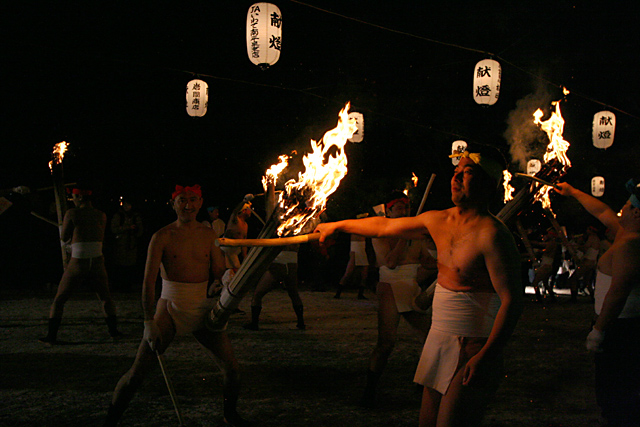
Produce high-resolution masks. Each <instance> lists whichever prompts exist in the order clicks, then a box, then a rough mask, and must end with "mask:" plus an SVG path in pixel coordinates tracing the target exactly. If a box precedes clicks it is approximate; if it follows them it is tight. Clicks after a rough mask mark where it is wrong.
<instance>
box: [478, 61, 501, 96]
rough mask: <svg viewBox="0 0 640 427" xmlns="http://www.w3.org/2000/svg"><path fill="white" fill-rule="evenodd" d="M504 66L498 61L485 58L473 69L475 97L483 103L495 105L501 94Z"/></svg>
mask: <svg viewBox="0 0 640 427" xmlns="http://www.w3.org/2000/svg"><path fill="white" fill-rule="evenodd" d="M501 78H502V68H501V67H500V63H499V62H498V61H494V60H493V59H483V60H482V61H480V62H478V63H477V64H476V68H475V69H474V70H473V99H474V100H475V101H476V102H477V103H478V104H481V105H493V104H495V103H496V101H497V100H498V96H500V80H501Z"/></svg>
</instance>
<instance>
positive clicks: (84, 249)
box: [71, 242, 102, 259]
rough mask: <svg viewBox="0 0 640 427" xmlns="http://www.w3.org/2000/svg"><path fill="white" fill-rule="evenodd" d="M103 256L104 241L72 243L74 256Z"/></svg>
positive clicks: (83, 257) (85, 257)
mask: <svg viewBox="0 0 640 427" xmlns="http://www.w3.org/2000/svg"><path fill="white" fill-rule="evenodd" d="M101 256H102V242H76V243H72V244H71V257H72V258H80V259H87V258H97V257H101Z"/></svg>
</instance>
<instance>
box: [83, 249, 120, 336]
mask: <svg viewBox="0 0 640 427" xmlns="http://www.w3.org/2000/svg"><path fill="white" fill-rule="evenodd" d="M91 269H92V270H91V273H92V276H91V280H92V282H93V284H94V289H95V291H96V294H97V295H98V298H99V299H100V301H101V302H102V311H103V312H104V315H105V321H106V323H107V327H108V328H109V335H111V337H112V338H118V337H121V336H122V335H123V334H122V333H121V332H120V331H118V318H117V317H116V305H115V303H114V302H113V298H112V297H111V291H110V289H109V278H108V277H107V270H106V269H105V268H104V258H102V257H101V258H99V259H96V260H93V262H92V265H91Z"/></svg>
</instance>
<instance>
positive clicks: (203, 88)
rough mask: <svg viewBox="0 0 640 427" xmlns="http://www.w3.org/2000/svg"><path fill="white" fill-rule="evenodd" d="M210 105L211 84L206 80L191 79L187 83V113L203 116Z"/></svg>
mask: <svg viewBox="0 0 640 427" xmlns="http://www.w3.org/2000/svg"><path fill="white" fill-rule="evenodd" d="M208 106H209V85H208V84H207V82H205V81H204V80H199V79H195V80H191V81H190V82H189V83H187V114H189V115H190V116H192V117H202V116H204V115H205V114H206V113H207V107H208Z"/></svg>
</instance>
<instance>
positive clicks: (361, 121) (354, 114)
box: [348, 111, 364, 142]
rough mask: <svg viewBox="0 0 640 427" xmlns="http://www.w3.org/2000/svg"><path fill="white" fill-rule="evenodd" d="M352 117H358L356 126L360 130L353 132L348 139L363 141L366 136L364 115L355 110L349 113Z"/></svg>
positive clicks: (350, 140)
mask: <svg viewBox="0 0 640 427" xmlns="http://www.w3.org/2000/svg"><path fill="white" fill-rule="evenodd" d="M349 118H350V119H356V126H357V127H358V130H356V132H355V133H354V134H353V136H352V137H351V138H349V139H348V141H349V142H362V139H363V138H364V116H363V115H362V113H357V112H355V111H353V112H351V113H349Z"/></svg>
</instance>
